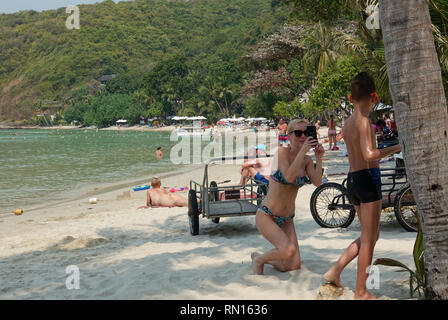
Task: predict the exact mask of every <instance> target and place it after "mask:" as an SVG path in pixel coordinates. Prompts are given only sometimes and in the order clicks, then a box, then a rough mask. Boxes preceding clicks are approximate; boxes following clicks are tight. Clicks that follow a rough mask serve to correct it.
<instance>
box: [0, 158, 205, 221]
mask: <svg viewBox="0 0 448 320" xmlns="http://www.w3.org/2000/svg"><path fill="white" fill-rule="evenodd" d="M199 166H201V165H197V164H189V165H184V166H183V167H182V168H180V169H175V168H173V169H172V170H168V171H167V172H165V173H162V174H155V175H157V176H158V177H159V178H170V177H172V176H175V175H182V174H186V173H187V172H188V171H191V170H196V169H198V168H199ZM150 180H151V177H150V176H148V177H146V178H137V177H135V178H129V179H127V180H125V181H119V180H116V181H113V182H110V183H104V184H101V185H98V184H93V185H90V186H85V187H82V188H79V189H76V190H73V191H66V192H62V193H58V196H60V197H62V198H63V199H59V200H51V201H50V200H44V201H43V202H41V203H38V204H33V205H31V206H30V207H29V208H27V207H22V208H13V209H12V210H11V212H9V213H8V212H0V218H4V217H7V216H10V215H13V212H12V211H13V210H15V209H23V210H24V213H29V212H33V211H40V210H44V209H49V208H53V207H58V206H63V205H66V204H69V203H72V202H78V201H85V202H86V203H88V200H89V198H91V197H99V196H101V195H105V194H108V193H113V192H126V191H130V192H134V191H133V190H132V188H133V187H135V186H138V185H143V184H148V183H149V182H150ZM172 187H177V186H172Z"/></svg>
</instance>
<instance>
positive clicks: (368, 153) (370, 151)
mask: <svg viewBox="0 0 448 320" xmlns="http://www.w3.org/2000/svg"><path fill="white" fill-rule="evenodd" d="M371 137H372V127H371V126H370V121H369V120H368V119H367V118H366V119H362V120H361V124H360V127H359V142H360V148H361V153H362V156H363V158H364V160H366V161H375V160H380V159H382V158H384V157H387V156H388V155H391V154H394V153H397V152H400V150H401V146H400V145H399V144H398V145H395V146H391V147H387V148H384V149H377V148H376V146H374V145H373V142H372V138H371Z"/></svg>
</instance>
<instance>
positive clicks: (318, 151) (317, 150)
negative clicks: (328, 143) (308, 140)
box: [314, 143, 325, 159]
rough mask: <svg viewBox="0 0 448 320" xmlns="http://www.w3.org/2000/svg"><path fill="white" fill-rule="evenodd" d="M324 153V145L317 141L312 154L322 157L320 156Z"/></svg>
mask: <svg viewBox="0 0 448 320" xmlns="http://www.w3.org/2000/svg"><path fill="white" fill-rule="evenodd" d="M324 154H325V149H324V147H323V146H322V145H321V144H320V143H319V144H318V145H317V146H316V147H315V148H314V155H315V156H316V159H322V157H323V156H324Z"/></svg>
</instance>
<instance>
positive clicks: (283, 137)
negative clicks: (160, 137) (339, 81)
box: [145, 72, 401, 299]
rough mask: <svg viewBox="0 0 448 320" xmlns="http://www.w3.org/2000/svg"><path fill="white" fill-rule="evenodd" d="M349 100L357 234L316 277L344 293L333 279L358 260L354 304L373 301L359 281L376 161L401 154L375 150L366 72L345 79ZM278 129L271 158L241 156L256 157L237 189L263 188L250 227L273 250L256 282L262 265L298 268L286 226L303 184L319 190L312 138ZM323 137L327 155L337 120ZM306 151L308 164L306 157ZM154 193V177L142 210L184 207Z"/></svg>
mask: <svg viewBox="0 0 448 320" xmlns="http://www.w3.org/2000/svg"><path fill="white" fill-rule="evenodd" d="M349 100H350V102H351V103H352V104H353V106H354V110H353V113H352V114H351V116H350V117H349V118H348V119H347V120H346V121H345V124H344V126H343V129H342V134H343V137H344V142H345V144H346V147H347V153H348V160H349V164H350V169H349V173H348V177H347V191H348V194H349V198H350V202H351V203H352V204H353V205H354V207H355V209H356V213H357V216H358V219H359V221H360V223H361V235H360V237H359V238H357V239H356V240H354V241H353V242H352V243H351V244H350V245H349V246H348V247H347V249H346V250H345V251H344V252H343V253H342V255H341V256H340V258H339V259H338V260H337V262H336V263H335V264H334V265H333V266H332V267H331V268H330V269H329V270H328V272H327V273H325V274H324V275H323V278H324V280H325V281H326V282H328V283H332V284H334V285H335V286H337V287H340V288H343V284H342V282H341V279H340V275H341V273H342V271H343V270H344V268H345V267H346V266H347V265H348V264H349V263H350V262H351V261H352V260H354V259H355V258H356V257H358V269H357V281H356V290H355V298H356V299H372V298H375V297H374V296H373V295H371V294H370V293H369V292H368V291H367V289H366V281H367V278H368V274H369V271H368V269H369V267H370V265H371V263H372V257H373V251H374V248H375V244H376V242H377V240H378V237H379V221H380V213H381V200H382V193H381V178H380V170H379V160H380V159H382V158H384V157H386V156H388V155H391V154H394V153H398V152H400V150H401V148H400V145H394V146H390V147H385V148H382V149H378V148H377V147H376V143H377V141H376V132H375V131H376V130H375V128H373V127H372V124H371V120H370V119H369V114H370V112H371V110H372V108H373V106H374V105H375V104H376V103H377V102H378V95H377V93H376V89H375V84H374V81H373V79H372V78H371V77H370V76H369V75H368V74H367V73H366V72H362V73H359V74H358V75H357V76H356V77H355V78H354V79H353V80H352V82H351V94H350V96H349ZM318 126H319V123H316V129H318ZM277 129H278V130H279V138H278V139H279V148H278V151H277V152H276V154H275V156H274V158H273V159H272V160H271V158H267V157H263V156H265V155H266V146H265V145H263V144H260V145H258V146H256V147H254V148H252V149H251V150H249V152H248V153H247V155H248V156H250V157H249V158H253V156H257V157H256V158H255V159H248V160H247V161H245V162H244V163H243V165H242V166H241V181H240V184H241V185H244V184H245V183H246V181H247V177H250V178H253V179H254V180H256V181H260V182H263V183H266V184H268V185H269V188H268V192H267V195H266V197H265V198H264V199H263V201H262V202H261V204H260V206H259V207H258V211H257V213H256V216H255V223H256V226H257V229H258V230H259V232H260V233H261V235H262V236H263V237H264V238H266V239H267V240H268V241H269V242H270V243H271V244H272V245H273V246H274V248H273V249H272V250H269V251H267V252H265V253H257V252H254V253H252V254H251V260H252V271H253V273H254V274H257V275H261V274H263V272H264V266H265V264H270V265H272V266H273V267H274V268H275V269H277V270H279V271H291V270H296V269H300V267H301V263H302V262H301V258H300V250H299V244H298V240H297V234H296V230H295V226H294V223H293V219H294V216H295V200H296V197H297V194H298V191H299V189H300V188H301V187H303V186H304V185H305V184H313V185H314V186H316V187H317V186H319V185H320V184H321V183H322V173H323V170H322V162H323V155H324V154H325V150H324V148H323V146H322V144H321V143H320V142H319V138H317V139H316V137H315V136H313V134H312V133H311V132H310V131H309V123H308V121H307V120H303V119H294V120H292V121H290V122H289V123H286V122H285V121H284V120H283V119H280V121H279V124H278V126H277ZM313 131H314V130H313ZM316 131H317V132H318V130H316ZM316 131H314V132H316ZM328 136H329V143H330V150H334V147H336V121H335V119H334V117H333V116H332V117H331V118H330V121H329V123H328ZM332 144H333V147H332ZM311 149H313V151H314V156H315V159H316V161H315V162H314V161H313V159H312V158H311V157H310V156H309V155H308V154H307V153H308V152H309V151H310V150H311ZM160 186H161V181H160V179H158V178H153V180H152V181H151V189H150V190H148V193H147V203H146V206H145V207H150V206H152V207H154V206H165V207H174V206H188V202H187V200H186V199H185V198H183V197H181V196H177V195H174V194H168V192H167V191H166V190H164V189H162V188H161V187H160Z"/></svg>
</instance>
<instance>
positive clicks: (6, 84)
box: [0, 0, 288, 121]
mask: <svg viewBox="0 0 448 320" xmlns="http://www.w3.org/2000/svg"><path fill="white" fill-rule="evenodd" d="M78 7H79V9H80V29H79V30H69V29H67V28H66V25H65V23H66V20H67V17H68V16H69V14H67V13H66V11H65V8H60V9H58V10H49V11H43V12H40V13H38V12H35V11H22V12H19V13H15V14H2V15H0V39H1V40H0V52H1V54H0V121H1V120H5V119H16V120H19V119H29V118H31V117H32V116H33V113H34V111H35V110H36V109H38V108H42V106H43V105H46V104H47V106H48V104H50V105H55V106H60V107H61V108H63V109H66V108H67V107H68V106H70V105H72V104H73V99H74V93H73V92H74V90H75V89H77V90H75V92H78V94H79V91H80V90H81V91H82V88H86V84H87V88H89V86H90V87H94V86H95V85H97V83H96V82H95V80H98V79H99V78H100V77H101V76H103V75H108V74H116V75H117V78H116V79H114V80H115V86H116V87H115V89H114V88H113V86H112V89H111V88H110V87H109V88H108V91H107V92H106V93H103V95H104V94H118V93H120V94H128V95H130V94H132V99H135V97H138V96H139V95H140V96H142V95H143V98H141V99H140V101H145V105H146V107H149V106H150V105H151V104H154V103H155V104H156V105H157V103H159V104H160V106H161V108H162V109H163V110H164V111H166V112H171V113H173V112H178V111H181V110H180V109H182V108H183V113H188V112H189V111H188V110H190V111H191V112H193V111H198V110H199V109H198V108H200V107H201V106H202V105H204V103H205V104H206V105H205V106H207V101H208V100H210V101H211V100H216V97H217V96H218V98H219V97H220V98H222V97H223V95H224V98H225V95H226V94H227V93H228V92H231V89H232V88H233V91H235V90H236V89H235V88H237V87H239V86H241V85H242V81H243V80H242V77H244V74H243V72H242V71H241V70H240V69H239V68H238V65H237V63H236V62H237V60H238V59H239V58H240V57H241V56H242V55H243V54H245V53H246V52H247V50H248V49H249V48H250V47H251V46H254V45H255V44H256V43H258V42H260V41H261V40H262V39H263V36H264V35H266V34H269V33H272V32H274V31H275V30H277V29H279V27H280V26H281V25H282V24H283V23H284V22H285V21H286V17H287V15H288V13H284V14H283V13H282V12H281V10H276V12H273V11H272V9H271V0H244V1H241V0H192V1H180V0H179V1H173V0H172V1H168V0H136V1H135V2H119V3H114V2H113V1H110V0H109V1H104V2H102V3H99V4H94V5H79V6H78ZM167 61H168V62H167ZM169 61H171V63H174V62H175V61H180V62H179V63H181V65H180V68H181V69H182V68H185V70H184V71H185V74H186V75H188V76H183V77H180V78H179V79H181V80H182V81H183V82H182V83H183V85H182V88H183V89H182V90H184V91H183V93H182V94H180V93H179V92H178V91H179V90H177V89H176V88H174V89H173V88H164V87H163V86H164V83H162V82H161V79H158V80H157V79H154V77H155V76H157V77H158V75H159V74H160V72H162V73H165V74H167V73H170V72H171V73H173V72H174V73H175V72H177V71H176V70H177V67H176V66H174V67H172V68H171V69H170V68H169V67H164V65H165V62H167V63H168V65H169ZM157 68H158V69H157ZM164 68H165V69H164ZM155 69H157V70H158V71H157V72H159V73H156V74H154V72H155V71H154V70H155ZM151 72H152V74H151ZM120 79H121V80H120ZM157 81H159V82H158V83H156V82H157ZM205 81H207V82H205ZM131 82H132V83H131ZM112 83H113V82H112ZM120 83H121V84H122V85H120ZM187 84H188V85H187ZM215 84H220V86H217V87H215ZM126 85H127V86H128V87H126ZM201 87H203V88H207V90H205V89H203V90H202V91H201V90H200V89H201ZM170 90H171V91H170ZM176 90H177V91H176ZM165 91H166V92H168V93H169V92H172V95H171V96H170V97H168V98H167V97H165V96H163V97H161V96H162V95H163V94H164V92H165ZM193 91H194V94H193V93H192V92H193ZM223 92H224V93H223ZM75 95H76V94H75ZM201 95H202V96H201ZM206 95H208V97H206ZM201 97H202V98H201ZM103 98H104V97H103ZM233 98H234V99H235V94H234V96H233ZM164 99H165V100H164ZM170 99H171V100H170ZM176 99H177V100H176ZM179 99H181V100H182V101H181V103H179V104H177V105H172V106H171V107H169V108H167V107H166V101H173V100H176V101H180V100H179ZM187 101H189V103H186V102H187ZM50 102H51V103H50ZM215 105H216V106H217V107H219V106H220V103H219V101H216V102H215ZM217 110H221V109H220V108H219V109H217ZM199 111H200V110H199ZM221 111H222V110H221Z"/></svg>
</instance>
